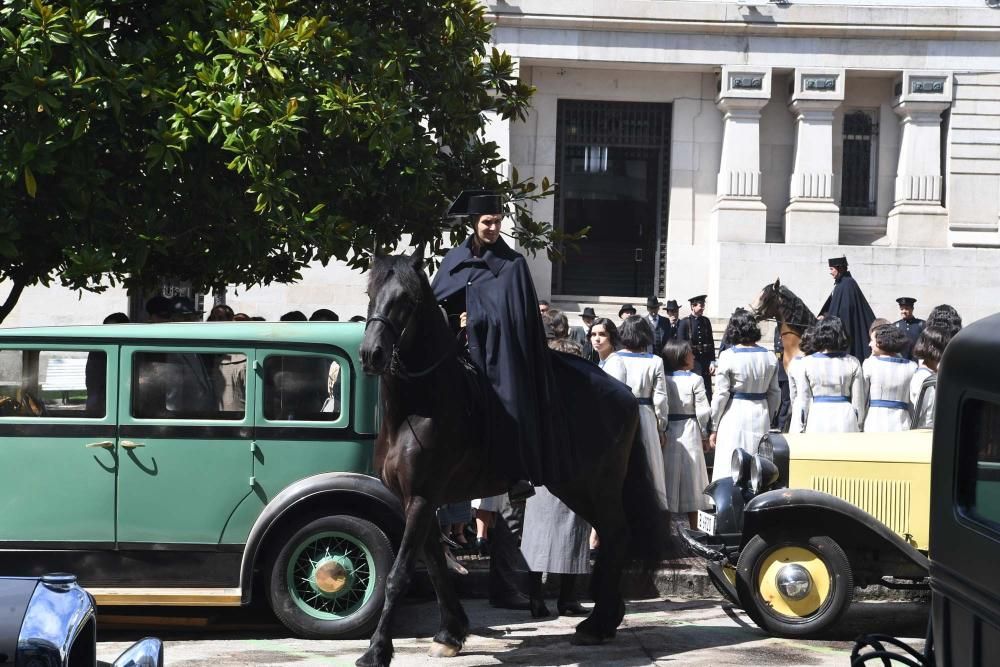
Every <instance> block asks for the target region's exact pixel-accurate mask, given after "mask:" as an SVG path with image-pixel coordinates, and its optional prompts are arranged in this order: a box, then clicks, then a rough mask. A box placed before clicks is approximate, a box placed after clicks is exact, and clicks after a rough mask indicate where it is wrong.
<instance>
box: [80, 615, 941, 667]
mask: <svg viewBox="0 0 1000 667" xmlns="http://www.w3.org/2000/svg"><path fill="white" fill-rule="evenodd" d="M466 609H467V610H468V613H469V617H470V619H471V621H472V635H471V636H470V637H469V640H468V642H467V644H466V646H465V649H464V650H463V652H462V654H461V655H460V656H459V657H458V658H455V659H453V660H449V661H444V662H442V661H440V660H432V659H430V658H427V657H426V652H427V649H428V647H429V645H430V636H431V635H432V634H433V633H434V632H435V630H436V628H437V609H436V606H435V604H434V603H432V602H413V603H410V604H407V605H405V606H404V607H403V608H402V611H401V614H400V622H399V623H398V626H397V631H396V637H397V638H396V640H395V646H396V660H395V661H394V663H393V664H394V665H426V664H447V665H448V667H466V666H470V665H609V664H615V665H622V666H626V667H632V666H636V667H637V666H640V665H667V664H675V665H685V666H687V665H711V666H712V667H721V666H722V665H741V666H747V665H840V666H843V665H846V664H847V656H848V655H849V653H850V650H851V647H852V645H853V641H854V638H855V637H856V636H858V635H859V634H862V633H864V632H872V631H878V632H884V633H888V634H892V635H896V636H898V637H901V638H905V639H907V640H908V641H909V643H910V644H911V645H913V646H922V644H923V642H922V639H918V638H922V637H923V635H924V632H925V629H926V622H927V610H928V607H927V606H926V605H925V604H921V603H885V602H866V603H858V604H856V605H855V606H854V607H852V609H851V611H850V612H848V615H847V616H846V617H845V619H844V622H843V623H842V624H841V627H840V628H839V629H838V631H837V632H836V633H835V635H833V636H831V637H828V638H826V639H823V640H811V641H795V640H787V639H776V638H771V637H767V636H766V635H764V633H763V632H761V631H760V630H758V629H757V628H756V627H755V626H753V625H752V624H751V623H750V621H749V619H747V618H746V616H745V615H744V614H742V613H741V612H739V611H738V610H734V609H732V608H731V607H728V606H723V605H721V604H720V603H719V602H718V601H715V600H677V601H664V600H639V601H633V602H631V603H630V604H629V613H628V615H627V616H626V619H625V625H624V627H623V628H622V629H621V630H619V633H618V638H617V639H616V640H615V641H614V642H613V643H611V644H608V645H606V646H601V647H596V648H594V647H587V648H584V647H575V646H572V645H571V644H569V642H568V639H569V637H570V635H571V633H572V631H573V626H574V625H575V624H576V623H577V622H578V620H579V619H573V618H555V619H546V620H544V621H541V622H538V621H534V620H532V619H531V618H530V617H529V616H528V614H527V612H515V611H504V610H496V609H493V608H491V607H490V606H489V605H488V604H487V603H486V601H485V600H469V601H467V602H466ZM173 613H175V614H177V619H178V620H177V623H178V624H179V623H183V624H186V625H187V627H186V628H185V627H178V626H177V625H175V626H174V627H164V626H162V625H160V626H157V625H155V624H157V623H162V621H163V617H149V616H145V615H143V612H133V614H138V618H134V621H138V622H140V623H145V624H146V625H145V627H136V628H128V627H127V626H125V625H120V626H119V628H121V629H110V630H109V629H103V630H102V631H101V633H100V635H101V636H100V637H99V640H100V644H99V658H100V659H102V660H110V659H112V658H114V657H115V656H116V655H117V654H118V652H120V651H121V650H123V649H124V648H125V646H127V644H128V643H129V642H131V641H134V640H136V639H139V638H140V637H143V636H146V635H150V634H155V635H158V636H160V637H162V638H164V639H165V641H166V662H167V664H168V665H169V666H170V667H193V666H195V665H290V664H294V665H296V666H297V667H308V666H311V665H345V666H347V665H353V664H354V660H355V659H356V658H357V657H358V656H359V655H360V654H361V653H362V652H363V650H364V648H365V647H366V646H367V641H307V640H301V639H296V638H292V637H290V636H289V635H288V633H287V632H286V631H284V630H283V629H282V628H281V627H280V626H278V625H276V622H275V621H274V620H273V618H269V617H268V614H266V613H265V612H263V611H254V610H241V609H236V610H226V611H224V612H222V613H220V612H219V611H218V610H209V611H206V610H199V609H192V610H190V614H191V616H186V615H185V612H183V611H181V612H180V613H178V612H176V611H175V612H173ZM116 614H117V612H116ZM209 615H210V617H209ZM108 620H115V619H114V618H107V617H105V618H103V619H102V621H101V622H105V621H108ZM119 622H120V621H119ZM104 627H105V628H107V623H106V622H105V626H104Z"/></svg>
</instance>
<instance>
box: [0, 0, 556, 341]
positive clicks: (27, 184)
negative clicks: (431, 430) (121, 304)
mask: <svg viewBox="0 0 1000 667" xmlns="http://www.w3.org/2000/svg"><path fill="white" fill-rule="evenodd" d="M490 29H491V28H490V24H489V22H488V21H487V20H486V17H485V10H484V8H483V7H482V5H481V4H480V3H479V2H478V1H477V0H442V1H440V2H428V1H427V0H367V1H366V2H346V1H334V2H329V1H326V2H320V1H306V0H269V1H267V0H171V1H170V2H162V1H161V0H62V1H59V0H48V1H47V0H0V281H3V283H4V284H5V285H6V286H9V287H10V288H11V289H10V291H9V293H8V294H7V296H6V299H5V301H3V302H2V305H0V321H2V319H3V318H4V317H6V315H8V314H9V313H10V311H11V310H12V308H13V307H14V304H15V303H16V302H17V299H18V297H19V296H20V294H21V291H22V290H23V289H24V288H25V287H26V286H30V285H35V284H39V283H41V284H44V285H49V284H53V283H60V284H62V285H65V286H66V287H69V288H71V289H84V290H92V291H100V290H102V289H106V286H107V285H108V284H109V283H110V284H115V283H121V284H124V285H126V286H128V287H137V288H142V287H150V286H154V285H156V284H157V283H158V282H159V280H161V279H162V278H165V277H170V278H174V279H181V280H187V281H190V282H191V283H192V285H193V286H194V287H196V288H199V289H207V288H210V287H213V286H219V285H226V284H229V285H243V286H250V285H255V284H266V283H269V282H272V281H279V282H288V281H294V280H296V279H297V278H298V277H299V276H300V270H301V269H302V268H303V267H304V266H305V265H307V264H308V263H310V262H312V261H315V260H319V261H322V262H324V263H325V262H328V261H330V260H332V259H337V260H343V261H347V262H348V263H349V264H351V265H352V266H354V267H361V268H363V267H365V266H366V264H367V261H368V259H369V257H370V256H371V254H372V253H373V252H376V251H386V250H389V249H391V248H392V247H394V246H395V245H396V244H397V243H398V241H399V240H400V238H401V236H403V235H404V234H410V235H412V238H413V239H414V240H415V242H417V243H421V244H425V245H429V246H430V248H431V249H432V250H433V251H440V250H441V248H442V245H443V244H448V245H450V244H451V243H453V242H455V241H456V240H457V238H456V237H457V236H461V235H464V233H465V232H464V231H458V232H456V231H454V230H452V229H451V228H449V227H448V226H447V225H446V224H444V223H443V221H442V219H441V215H442V211H444V210H445V209H446V206H447V202H448V200H449V198H451V197H453V196H454V195H455V194H457V193H458V192H459V191H461V190H462V189H465V188H471V187H488V188H495V189H497V190H499V191H501V192H502V193H504V194H505V195H506V197H507V199H508V201H510V202H511V204H510V207H511V212H512V214H513V215H514V217H515V222H516V224H515V228H514V231H513V235H514V236H515V237H516V238H517V240H518V242H519V243H520V244H521V246H522V247H524V248H526V249H527V250H528V251H529V252H537V251H539V250H548V251H549V252H550V253H551V252H554V248H557V247H558V244H560V243H561V242H563V241H565V240H567V239H566V238H565V237H562V236H561V235H560V234H559V233H558V232H556V231H555V230H554V229H553V228H552V227H551V225H549V224H547V223H543V222H539V221H536V220H534V219H533V218H532V216H531V215H530V213H529V211H528V208H527V206H526V205H525V202H526V201H528V200H530V199H533V198H537V197H540V196H545V195H547V194H550V193H551V191H552V188H553V186H552V184H550V183H549V182H548V180H547V179H545V180H544V181H543V182H542V183H541V184H540V186H536V184H535V183H534V182H533V181H532V180H530V179H528V180H525V181H520V180H518V178H517V176H516V175H515V176H514V177H513V178H512V179H505V178H503V177H502V176H501V175H500V170H501V166H502V160H501V158H500V157H499V156H498V148H497V146H496V144H494V143H492V142H487V141H485V140H484V139H483V127H484V122H485V120H484V118H485V116H484V114H488V113H493V114H497V115H499V116H500V117H502V118H504V119H523V118H524V116H525V114H526V112H527V109H528V100H529V97H530V95H531V92H532V89H531V87H530V86H528V85H527V84H525V83H523V82H521V81H519V80H517V78H516V76H515V70H514V64H513V63H512V61H511V58H510V57H509V56H508V55H507V54H505V53H503V52H500V51H497V50H496V49H490V48H489V46H488V43H489V39H490ZM570 240H571V239H570Z"/></svg>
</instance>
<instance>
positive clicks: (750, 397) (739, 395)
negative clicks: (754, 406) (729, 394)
mask: <svg viewBox="0 0 1000 667" xmlns="http://www.w3.org/2000/svg"><path fill="white" fill-rule="evenodd" d="M733 398H735V399H737V400H740V401H763V400H764V399H765V398H767V394H755V393H752V392H749V391H734V392H733Z"/></svg>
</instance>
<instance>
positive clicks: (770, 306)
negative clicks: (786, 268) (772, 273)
mask: <svg viewBox="0 0 1000 667" xmlns="http://www.w3.org/2000/svg"><path fill="white" fill-rule="evenodd" d="M781 290H782V287H781V278H775V280H774V283H773V284H771V285H765V286H764V289H762V290H761V291H760V294H758V295H757V298H755V299H754V300H753V301H752V302H751V303H750V309H751V310H752V311H753V316H754V317H755V318H757V319H758V320H766V319H768V318H772V317H777V316H778V313H779V312H780V304H781Z"/></svg>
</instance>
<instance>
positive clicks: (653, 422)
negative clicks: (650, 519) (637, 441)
mask: <svg viewBox="0 0 1000 667" xmlns="http://www.w3.org/2000/svg"><path fill="white" fill-rule="evenodd" d="M619 338H620V340H621V345H622V351H621V352H617V353H615V354H614V355H611V356H610V357H609V358H608V359H607V361H606V362H605V364H604V372H606V373H607V374H608V375H610V376H611V377H613V378H616V379H618V380H621V381H622V382H624V383H625V384H627V385H628V386H629V387H631V388H632V394H633V395H634V396H635V397H636V398H637V399H639V431H640V433H641V434H642V444H643V447H644V448H645V450H646V461H647V463H648V464H649V472H650V477H651V478H652V480H653V486H654V487H655V489H656V497H657V498H658V499H659V501H660V507H661V509H666V507H667V489H666V484H665V481H664V473H663V443H664V441H665V439H664V436H663V431H664V430H665V428H666V424H667V415H668V413H669V410H668V407H667V389H666V385H665V384H664V379H663V376H664V372H663V359H661V358H660V357H658V356H656V355H655V354H650V353H648V352H645V349H646V346H647V345H650V344H652V342H653V329H652V327H650V326H649V322H647V321H646V320H645V319H644V318H642V317H639V316H638V315H632V316H630V317H627V318H625V321H624V322H622V325H621V328H620V329H619Z"/></svg>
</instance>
